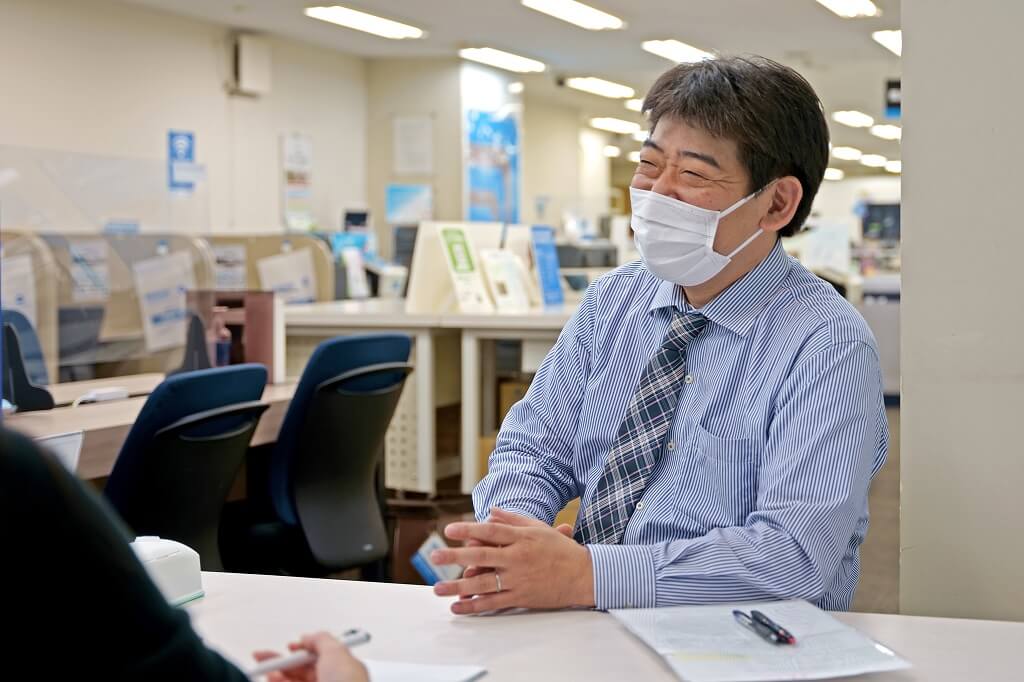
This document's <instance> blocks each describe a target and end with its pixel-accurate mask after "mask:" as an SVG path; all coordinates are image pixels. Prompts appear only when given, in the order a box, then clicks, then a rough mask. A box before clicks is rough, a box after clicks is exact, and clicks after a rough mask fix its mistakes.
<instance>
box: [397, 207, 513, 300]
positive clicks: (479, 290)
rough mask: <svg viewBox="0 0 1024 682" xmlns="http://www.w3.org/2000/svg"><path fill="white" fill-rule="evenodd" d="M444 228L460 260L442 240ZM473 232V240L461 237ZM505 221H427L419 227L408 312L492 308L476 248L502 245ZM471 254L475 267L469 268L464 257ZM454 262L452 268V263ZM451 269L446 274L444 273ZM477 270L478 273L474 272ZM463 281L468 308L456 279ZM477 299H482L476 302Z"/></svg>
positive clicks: (409, 289)
mask: <svg viewBox="0 0 1024 682" xmlns="http://www.w3.org/2000/svg"><path fill="white" fill-rule="evenodd" d="M444 230H449V232H448V236H449V238H450V239H449V240H448V241H450V242H451V243H452V244H459V245H458V246H456V247H455V249H456V252H455V253H457V254H458V258H459V260H457V261H453V260H452V258H453V257H454V256H455V253H453V252H452V251H451V249H449V248H448V247H447V246H446V241H442V238H443V235H442V232H443V231H444ZM470 232H471V233H472V240H471V241H470V240H469V239H468V238H467V239H462V238H460V237H465V236H466V235H467V234H468V233H470ZM502 232H503V225H502V224H501V223H458V222H445V223H441V222H424V223H420V226H419V228H418V229H417V231H416V246H415V248H414V249H413V257H412V267H411V268H410V271H409V287H408V295H407V297H406V301H405V310H406V312H408V313H441V312H458V311H460V310H461V311H463V312H466V311H467V310H469V309H480V310H485V311H491V310H493V306H491V305H490V300H489V296H488V295H487V290H486V288H485V287H484V284H483V279H482V278H481V277H480V273H479V270H478V269H477V266H476V261H477V251H476V249H496V248H499V247H500V245H501V236H502ZM467 254H468V255H469V256H470V257H471V258H472V263H471V265H472V268H471V269H470V271H469V272H466V271H465V269H466V266H468V265H469V263H466V262H465V260H464V257H465V256H466V255H467ZM452 262H454V263H455V265H456V267H455V268H453V267H452V266H451V265H450V263H452ZM446 271H447V272H449V273H452V274H450V275H449V276H444V275H443V274H441V273H444V272H446ZM474 273H475V274H474ZM456 278H458V279H460V281H461V282H462V283H461V284H460V288H461V289H462V290H463V292H464V294H465V295H466V296H467V299H468V303H467V305H468V306H469V308H466V307H463V306H462V305H460V302H459V299H458V297H457V295H456V287H455V279H456ZM474 301H477V302H479V301H483V302H482V303H480V305H474Z"/></svg>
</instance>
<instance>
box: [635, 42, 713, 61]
mask: <svg viewBox="0 0 1024 682" xmlns="http://www.w3.org/2000/svg"><path fill="white" fill-rule="evenodd" d="M640 47H642V48H644V49H645V50H647V51H648V52H650V53H651V54H656V55H658V56H659V57H664V58H665V59H667V60H669V61H670V62H675V63H677V64H689V63H691V62H702V61H704V60H705V59H714V58H715V55H713V54H711V53H710V52H705V51H704V50H701V49H699V48H696V47H694V46H693V45H687V44H686V43H683V42H680V41H678V40H645V41H644V42H642V43H641V44H640Z"/></svg>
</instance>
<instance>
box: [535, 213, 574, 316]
mask: <svg viewBox="0 0 1024 682" xmlns="http://www.w3.org/2000/svg"><path fill="white" fill-rule="evenodd" d="M530 237H531V242H532V244H533V261H534V264H535V265H536V266H537V278H538V279H539V280H540V293H541V298H542V299H543V300H544V305H545V306H557V305H562V304H563V303H565V293H564V292H563V291H562V275H561V272H560V270H559V266H558V249H557V248H556V246H555V230H554V228H553V227H550V226H548V225H534V226H533V227H531V228H530Z"/></svg>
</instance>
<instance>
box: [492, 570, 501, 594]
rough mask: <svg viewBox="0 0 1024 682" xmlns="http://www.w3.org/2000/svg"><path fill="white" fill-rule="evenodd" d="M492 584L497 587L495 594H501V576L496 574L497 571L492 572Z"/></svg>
mask: <svg viewBox="0 0 1024 682" xmlns="http://www.w3.org/2000/svg"><path fill="white" fill-rule="evenodd" d="M494 582H495V584H497V586H498V589H497V590H496V591H497V592H501V591H502V588H501V574H500V573H498V572H497V571H495V572H494Z"/></svg>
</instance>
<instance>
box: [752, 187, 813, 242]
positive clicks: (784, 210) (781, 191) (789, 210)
mask: <svg viewBox="0 0 1024 682" xmlns="http://www.w3.org/2000/svg"><path fill="white" fill-rule="evenodd" d="M766 193H767V194H768V196H769V197H770V202H771V203H769V204H768V212H767V213H766V214H765V215H764V217H763V218H761V222H760V223H759V224H758V227H760V228H761V229H762V230H764V231H765V232H778V231H779V230H781V229H782V228H784V227H785V226H786V225H789V223H790V222H791V221H792V220H793V216H794V215H795V214H796V209H797V208H799V206H800V200H801V199H803V197H804V187H803V185H801V184H800V181H799V180H797V179H796V178H795V177H793V176H792V175H787V176H785V177H781V178H779V179H778V180H775V181H774V182H773V183H771V185H770V186H769V187H768V189H767V192H766Z"/></svg>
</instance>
